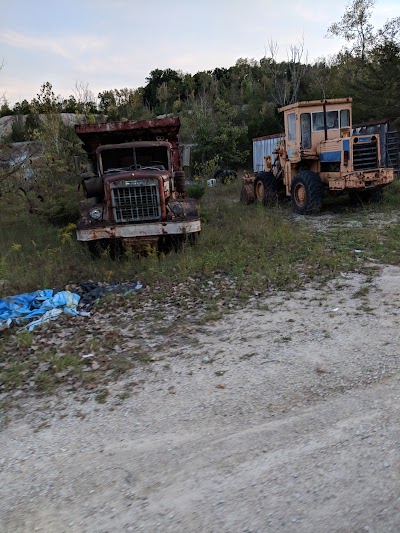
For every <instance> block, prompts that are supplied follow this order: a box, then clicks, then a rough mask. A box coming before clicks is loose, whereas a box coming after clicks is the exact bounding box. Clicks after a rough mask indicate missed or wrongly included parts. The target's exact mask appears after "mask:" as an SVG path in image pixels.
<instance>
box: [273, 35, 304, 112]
mask: <svg viewBox="0 0 400 533" xmlns="http://www.w3.org/2000/svg"><path fill="white" fill-rule="evenodd" d="M278 51H279V48H278V45H277V43H276V42H273V41H270V43H269V53H270V56H271V62H270V70H271V75H272V83H273V88H274V90H273V94H272V97H273V98H274V100H275V101H276V103H277V104H278V105H279V106H281V107H283V106H285V105H289V104H293V103H295V102H297V100H298V96H299V90H300V83H301V80H302V78H303V77H304V75H305V73H306V71H307V68H308V66H307V55H308V54H307V53H305V52H304V41H302V42H301V43H299V45H290V47H289V50H287V51H286V55H287V61H282V62H280V63H279V62H278V61H277V57H278Z"/></svg>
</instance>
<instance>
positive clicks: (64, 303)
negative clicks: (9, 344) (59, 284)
mask: <svg viewBox="0 0 400 533" xmlns="http://www.w3.org/2000/svg"><path fill="white" fill-rule="evenodd" d="M79 300H80V296H79V295H78V294H74V293H72V292H69V291H60V292H57V293H56V294H54V296H53V291H52V290H51V289H45V290H43V291H35V292H30V293H25V294H18V295H17V296H7V297H6V298H2V299H0V330H2V329H4V328H5V327H10V326H11V325H12V323H13V322H15V323H16V324H21V322H22V321H25V320H29V319H30V318H36V317H40V318H37V319H36V320H34V321H33V322H30V323H29V324H27V325H26V326H25V328H27V329H28V330H29V331H31V330H32V329H33V328H34V327H36V326H37V325H39V324H42V323H43V322H47V321H48V320H54V319H55V318H56V317H57V316H59V315H60V314H61V313H62V312H64V313H67V314H70V315H83V316H87V315H88V313H84V312H80V311H78V310H77V305H78V303H79Z"/></svg>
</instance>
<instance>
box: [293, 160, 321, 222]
mask: <svg viewBox="0 0 400 533" xmlns="http://www.w3.org/2000/svg"><path fill="white" fill-rule="evenodd" d="M322 192H323V189H322V182H321V179H320V177H319V176H318V174H316V173H315V172H312V171H311V170H301V171H300V172H298V173H297V174H296V176H295V177H294V179H293V182H292V187H291V200H292V209H293V211H294V212H295V213H299V214H300V215H305V214H307V213H312V212H318V211H320V209H321V207H322Z"/></svg>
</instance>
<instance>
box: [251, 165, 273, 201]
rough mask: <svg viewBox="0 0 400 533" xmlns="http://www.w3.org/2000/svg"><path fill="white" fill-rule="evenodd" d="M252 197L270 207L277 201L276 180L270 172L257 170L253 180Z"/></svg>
mask: <svg viewBox="0 0 400 533" xmlns="http://www.w3.org/2000/svg"><path fill="white" fill-rule="evenodd" d="M254 198H255V199H256V201H257V202H258V203H262V204H263V205H265V206H268V207H272V206H274V205H276V203H277V198H278V197H277V182H276V178H275V176H274V175H273V174H272V172H259V173H258V174H257V176H256V178H255V180H254Z"/></svg>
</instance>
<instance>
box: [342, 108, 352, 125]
mask: <svg viewBox="0 0 400 533" xmlns="http://www.w3.org/2000/svg"><path fill="white" fill-rule="evenodd" d="M340 127H341V128H350V111H349V110H348V109H342V110H341V112H340Z"/></svg>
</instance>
